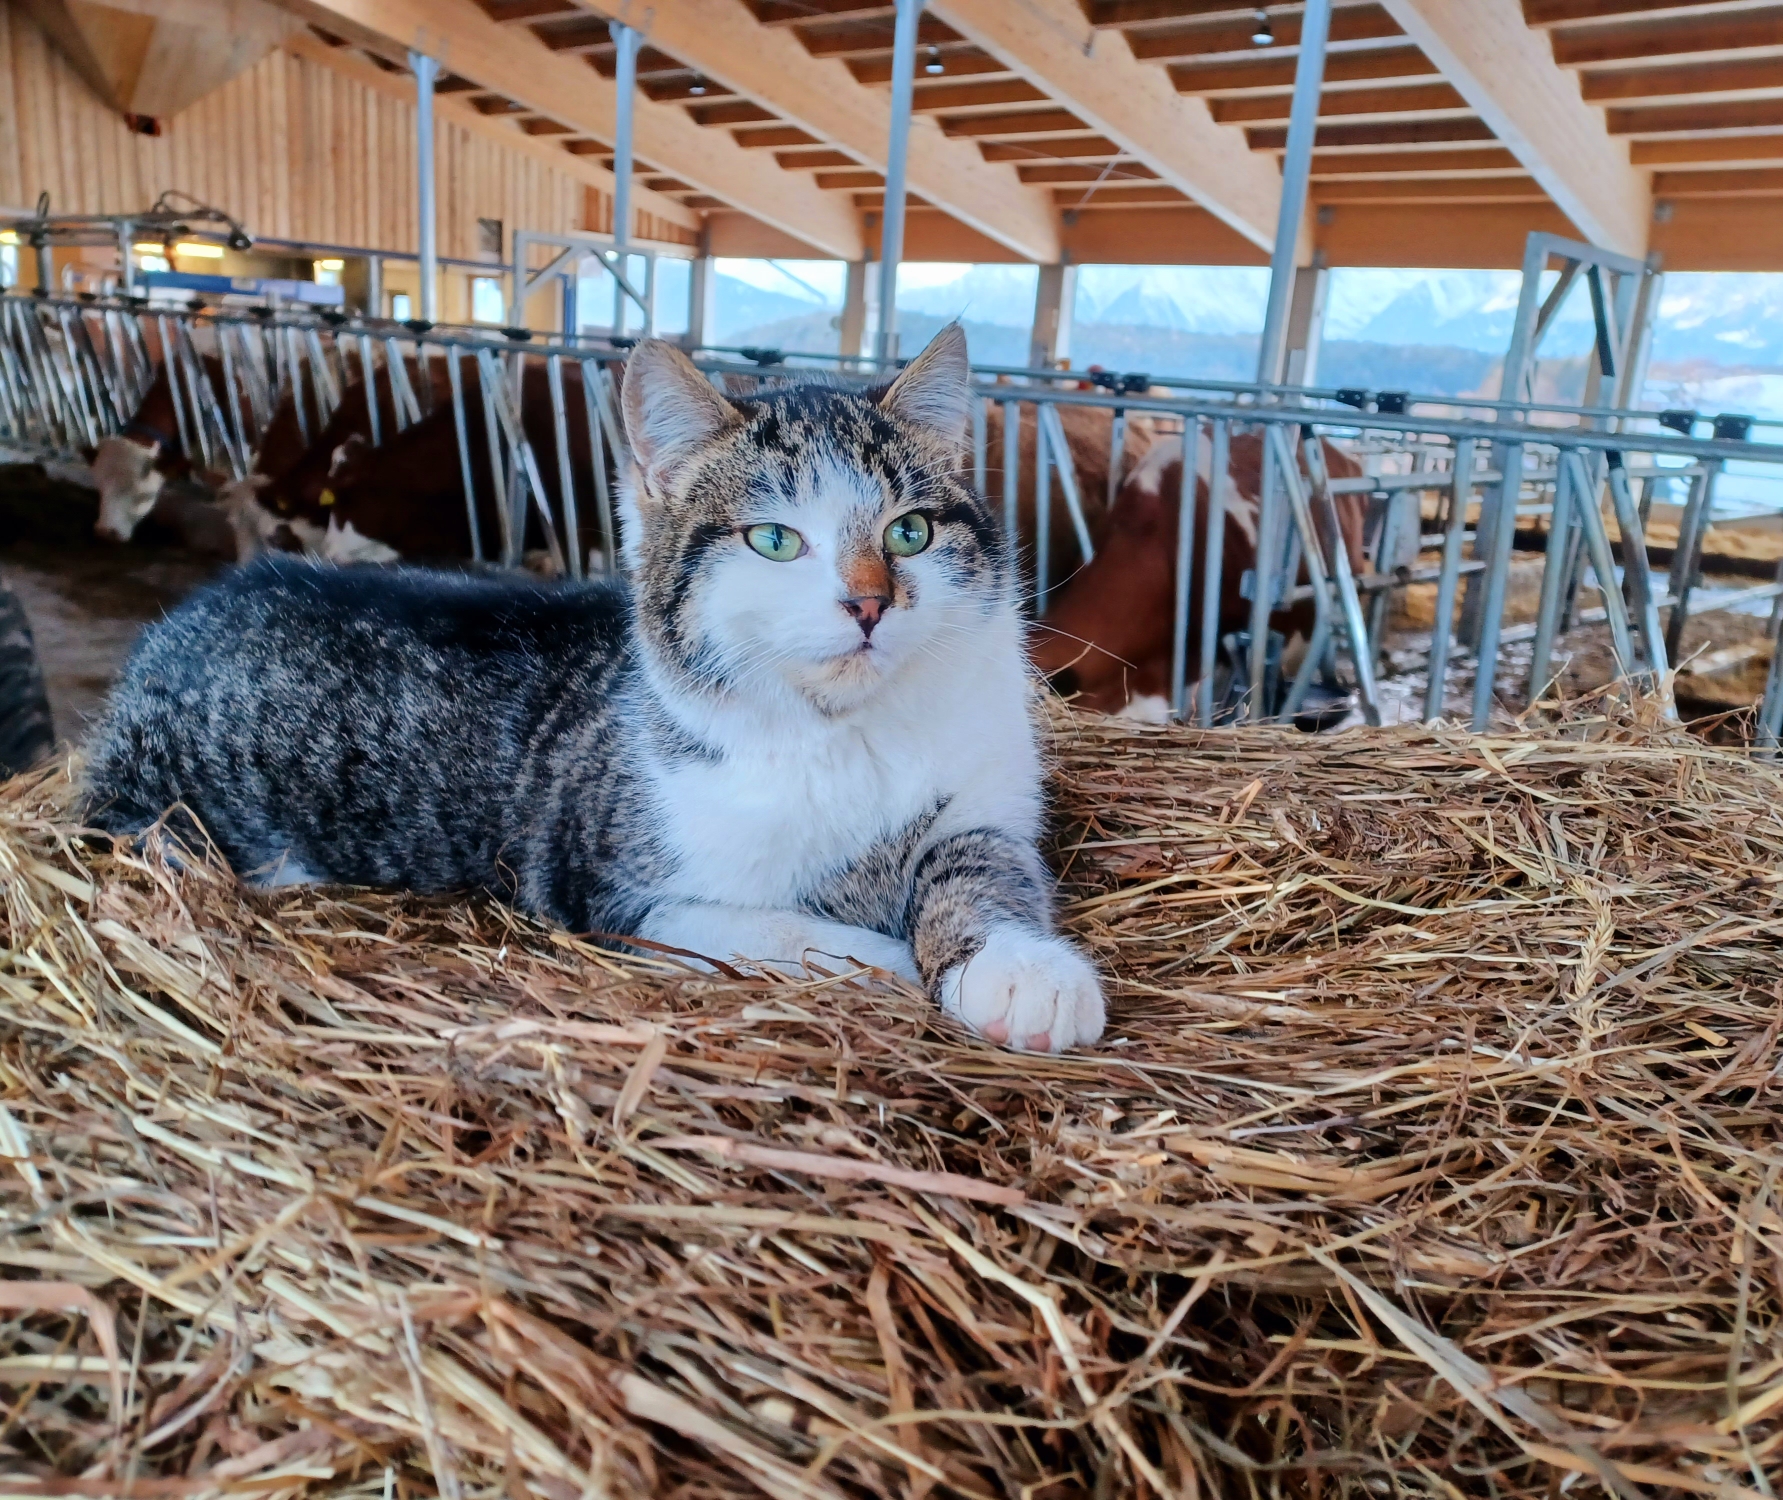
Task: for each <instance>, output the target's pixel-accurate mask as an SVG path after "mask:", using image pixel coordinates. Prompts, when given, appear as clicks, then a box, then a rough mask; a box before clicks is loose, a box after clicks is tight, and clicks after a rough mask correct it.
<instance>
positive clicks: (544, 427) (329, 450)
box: [258, 361, 598, 562]
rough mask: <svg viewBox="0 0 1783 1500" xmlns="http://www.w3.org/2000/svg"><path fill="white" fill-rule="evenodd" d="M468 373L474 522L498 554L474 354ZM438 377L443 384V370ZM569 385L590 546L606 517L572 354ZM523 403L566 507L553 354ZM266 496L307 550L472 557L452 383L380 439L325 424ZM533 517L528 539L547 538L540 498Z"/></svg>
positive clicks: (367, 557) (581, 543) (536, 366)
mask: <svg viewBox="0 0 1783 1500" xmlns="http://www.w3.org/2000/svg"><path fill="white" fill-rule="evenodd" d="M463 373H464V410H465V415H466V418H467V420H468V421H469V423H470V429H471V430H470V433H469V447H470V455H471V482H472V485H473V486H474V489H475V492H476V496H477V526H478V531H479V533H480V536H481V539H482V543H483V550H484V555H485V556H490V555H493V554H494V553H495V552H496V551H497V550H498V549H499V546H500V536H501V520H500V516H499V514H498V513H497V510H496V505H495V486H494V484H493V483H492V482H491V479H490V466H489V446H488V442H487V438H486V435H485V433H484V425H483V417H482V410H483V405H482V385H481V381H480V378H479V376H478V373H477V367H476V366H475V365H474V364H471V363H468V362H467V363H466V365H465V367H464V372H463ZM438 378H439V380H440V381H441V382H442V385H443V383H444V380H445V377H444V375H443V374H441V375H440V376H439V377H438ZM563 385H564V405H565V409H566V413H567V414H569V417H570V420H569V422H568V437H569V447H570V469H571V472H572V474H573V475H574V478H575V485H576V499H577V502H578V511H579V527H580V532H581V535H580V536H578V537H576V538H574V539H571V543H572V545H574V546H576V547H578V548H586V547H587V545H588V544H589V542H590V541H591V540H592V539H593V537H594V536H595V535H596V533H597V525H598V523H597V518H596V514H595V497H594V491H593V484H594V478H593V472H594V471H593V454H592V449H591V447H590V444H589V437H588V427H587V423H586V421H585V420H578V418H580V417H581V414H582V413H583V411H584V409H585V408H584V403H583V396H582V371H581V369H580V367H579V366H578V365H576V364H574V363H570V362H567V361H566V363H565V366H564V370H563ZM520 407H521V413H520V416H521V426H522V429H523V430H524V432H525V433H526V437H527V440H528V442H529V443H530V444H531V446H532V450H533V456H534V458H535V460H536V461H537V463H538V467H539V478H540V481H541V483H542V484H543V485H544V487H545V491H546V494H547V496H548V498H549V503H550V506H551V510H552V514H553V516H554V517H561V516H562V514H563V506H562V490H561V486H560V484H559V480H558V474H557V439H556V430H555V427H554V425H553V417H552V405H551V394H550V386H549V383H548V377H547V374H546V370H545V367H544V365H543V364H541V363H539V362H537V361H528V362H527V365H526V373H525V377H524V379H523V380H522V382H521V397H520ZM258 500H259V502H260V505H261V506H262V508H263V511H264V513H265V515H266V516H267V517H268V518H269V519H270V520H271V522H272V523H273V525H275V526H279V525H282V526H284V527H286V528H287V529H288V530H289V531H290V532H292V533H294V534H295V536H296V538H297V540H298V541H300V542H301V543H302V545H303V550H305V551H309V552H313V553H315V554H316V555H318V556H320V557H323V558H325V559H328V560H330V561H338V562H352V561H388V560H391V559H394V558H396V557H405V558H420V559H441V560H443V559H449V558H468V557H469V556H470V555H471V535H470V521H469V517H468V514H467V510H466V506H465V500H464V470H463V465H462V463H461V460H460V457H459V448H458V432H457V426H456V423H455V420H454V416H453V410H452V403H451V399H450V390H449V388H446V389H444V390H440V389H436V391H435V400H434V406H433V410H432V411H431V412H430V413H429V414H428V415H427V416H425V417H423V418H422V419H421V421H419V422H417V423H414V424H413V425H411V426H409V427H408V428H406V429H405V430H404V431H402V432H400V433H394V432H393V431H392V425H391V424H386V425H385V427H384V441H383V442H382V443H381V444H380V445H379V446H377V447H375V448H374V447H373V446H372V445H371V443H370V442H369V441H368V440H367V439H366V438H365V436H364V435H363V434H362V433H358V432H355V433H350V434H348V435H346V436H345V437H344V438H343V439H342V440H341V441H340V442H339V443H338V444H333V443H332V438H331V436H330V435H328V434H325V435H324V437H323V438H322V439H321V440H320V441H318V442H317V443H316V444H315V445H314V446H313V447H312V449H311V450H310V452H309V453H307V454H305V455H304V458H303V460H302V462H300V463H299V464H297V465H295V466H293V467H292V468H291V469H290V470H289V471H287V473H286V474H285V476H284V477H283V479H281V480H280V481H279V482H278V483H276V484H272V485H268V486H266V487H264V488H263V489H261V490H260V492H259V494H258ZM526 527H527V530H526V536H525V538H524V540H523V546H524V547H526V548H528V549H533V550H536V549H537V548H539V547H542V546H543V544H544V534H543V530H542V528H541V527H540V525H539V521H538V515H537V511H536V508H533V507H529V510H528V515H527V522H526ZM273 544H274V545H277V543H276V542H275V543H273Z"/></svg>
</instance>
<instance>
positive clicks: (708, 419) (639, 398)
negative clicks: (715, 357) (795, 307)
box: [620, 339, 743, 495]
mask: <svg viewBox="0 0 1783 1500" xmlns="http://www.w3.org/2000/svg"><path fill="white" fill-rule="evenodd" d="M620 404H621V405H622V407H623V408H624V411H625V437H626V441H627V442H628V443H630V444H631V451H632V457H633V458H634V459H635V460H636V461H637V465H638V468H639V470H640V471H641V472H642V474H643V476H644V485H645V488H646V489H648V490H649V491H651V492H652V493H653V494H658V495H660V494H663V493H666V492H672V491H673V490H674V489H675V488H676V487H677V481H678V480H679V479H680V477H681V475H682V474H683V473H684V472H685V471H686V469H687V468H688V466H689V465H690V464H691V463H692V462H693V460H694V459H696V458H697V457H698V456H699V454H700V452H701V450H702V449H704V448H705V447H706V446H707V445H708V444H709V443H711V442H712V441H713V440H714V439H715V438H718V437H720V436H721V435H722V434H724V433H725V432H727V431H729V430H730V429H731V428H733V427H735V426H736V425H737V424H738V423H739V422H740V421H742V419H743V418H742V413H740V412H739V411H738V410H737V409H736V407H734V406H732V405H731V403H730V402H729V401H727V400H725V398H724V397H723V396H721V395H719V394H718V392H717V391H716V390H714V389H713V388H712V383H711V382H710V381H709V380H707V379H706V377H705V376H704V375H702V374H700V372H699V371H698V370H696V369H695V368H694V365H693V361H692V360H690V359H689V358H688V357H687V356H686V355H685V354H683V353H682V352H681V351H680V350H679V349H677V348H676V347H675V346H674V345H673V344H670V343H667V342H665V341H664V340H662V339H645V340H643V341H642V342H641V343H640V344H639V345H638V346H637V347H636V348H635V349H633V350H632V352H631V355H630V357H629V358H628V359H627V360H626V362H625V384H624V389H623V391H622V392H621V401H620Z"/></svg>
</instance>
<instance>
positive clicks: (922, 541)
mask: <svg viewBox="0 0 1783 1500" xmlns="http://www.w3.org/2000/svg"><path fill="white" fill-rule="evenodd" d="M934 536H935V528H934V527H933V526H931V525H930V524H929V518H928V517H927V516H925V515H924V514H923V513H922V512H921V511H920V510H913V511H910V512H908V513H907V514H905V515H901V516H899V517H898V519H897V520H895V521H893V522H892V523H891V525H889V526H887V527H886V528H885V550H886V551H887V552H889V553H891V555H892V556H893V557H915V556H916V554H917V553H919V552H921V551H923V550H924V549H926V548H927V547H928V545H929V543H930V542H931V541H932V540H934Z"/></svg>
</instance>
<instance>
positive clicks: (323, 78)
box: [0, 0, 693, 260]
mask: <svg viewBox="0 0 1783 1500" xmlns="http://www.w3.org/2000/svg"><path fill="white" fill-rule="evenodd" d="M390 82H391V84H392V85H400V86H402V88H406V89H407V90H408V91H409V92H412V84H410V83H409V80H407V79H406V78H402V79H398V78H395V77H392V78H391V80H390ZM398 92H399V90H397V89H392V90H390V91H386V90H384V89H380V88H374V87H371V86H369V85H368V84H367V83H363V82H361V81H359V80H358V79H355V78H351V77H346V76H343V75H342V74H341V73H339V72H338V71H336V70H334V69H331V68H329V67H326V66H324V65H322V64H321V63H319V62H317V61H315V60H314V59H312V58H309V57H305V56H300V55H297V54H296V53H295V52H293V51H289V50H284V49H281V50H277V51H274V52H272V53H271V54H270V55H268V56H267V57H266V58H264V59H263V60H262V61H261V62H260V63H258V64H257V65H256V66H254V67H253V68H251V69H249V70H248V71H247V72H245V73H243V74H242V75H241V76H240V77H238V78H236V79H235V80H233V81H232V82H230V83H228V84H226V85H224V86H223V87H222V88H220V89H218V90H217V91H216V92H214V93H212V94H210V95H207V96H206V97H205V98H203V99H201V100H200V101H199V102H198V103H197V104H195V105H193V106H192V107H191V108H190V109H188V110H185V111H184V112H182V113H180V114H178V115H175V116H172V117H171V118H168V119H165V120H163V121H161V134H160V135H159V136H146V135H140V134H138V133H136V132H135V131H133V130H132V129H131V128H130V126H129V125H128V124H127V123H126V121H125V120H124V118H123V117H122V116H121V115H120V114H119V113H118V112H117V111H115V110H114V109H112V108H111V107H110V106H109V105H108V104H107V103H105V102H104V101H103V100H101V99H100V98H99V97H98V96H97V95H96V94H95V93H94V92H93V91H92V89H91V88H90V87H89V86H88V84H87V83H86V81H85V80H84V79H83V78H82V77H81V76H80V75H79V74H78V73H77V72H76V71H75V70H74V68H73V67H72V66H71V65H70V64H69V63H68V61H67V60H66V59H65V58H64V57H63V56H62V54H61V53H60V52H59V51H58V50H57V49H56V48H55V47H54V46H53V45H52V44H51V43H50V41H49V39H48V38H47V36H46V35H45V34H44V32H43V30H42V29H41V28H40V27H39V26H38V24H37V23H36V21H35V20H33V19H32V17H31V16H30V15H29V14H28V13H27V12H26V10H25V9H24V8H23V6H22V5H20V4H18V3H17V0H0V207H5V208H9V209H28V208H30V206H31V205H32V204H34V203H35V202H36V200H37V196H38V194H39V193H41V192H45V191H47V192H48V193H49V195H50V201H51V208H52V211H54V212H57V213H122V212H128V211H130V210H132V209H140V208H144V207H146V206H147V205H148V204H149V203H150V202H151V201H152V200H153V199H154V198H155V196H156V195H157V194H159V193H160V192H162V191H163V190H164V189H167V188H179V189H181V190H183V191H185V192H189V193H192V194H194V195H195V196H196V197H199V198H201V199H203V200H205V201H206V202H209V203H212V204H215V205H216V206H217V207H220V208H222V209H224V210H225V211H227V212H229V213H231V214H234V215H236V216H238V217H239V218H241V219H242V220H243V222H244V223H246V225H247V226H248V228H249V229H250V231H251V232H253V233H254V234H255V235H258V236H264V237H269V238H274V239H289V240H300V241H305V242H310V243H317V244H327V245H347V246H356V247H365V248H367V249H373V250H383V251H393V252H397V253H405V254H413V253H415V251H416V250H417V249H418V235H417V222H416V212H415V187H416V179H415V122H414V106H413V105H412V104H411V103H409V102H407V101H406V100H404V99H403V98H401V97H396V96H395V95H396V94H397V93H398ZM436 130H437V141H438V147H437V159H438V164H439V248H440V253H441V254H442V255H445V256H449V257H456V258H462V259H477V258H479V245H480V242H479V235H478V222H477V221H478V220H479V219H496V220H500V221H501V222H502V224H503V225H504V226H505V228H506V229H507V230H508V231H512V230H513V229H516V228H526V229H535V230H548V231H551V232H564V231H571V230H581V229H593V230H604V229H608V228H609V227H610V226H611V223H612V200H611V197H610V196H609V195H608V194H606V193H604V192H601V191H600V190H599V189H598V188H594V187H590V186H588V185H587V184H586V183H584V182H582V181H579V180H578V179H577V178H576V177H575V176H574V175H573V174H572V173H570V172H565V171H556V170H553V169H552V168H551V167H550V166H548V165H546V164H545V163H543V162H541V161H539V160H538V159H536V157H535V156H534V155H533V154H532V153H531V152H529V151H528V150H527V149H526V146H527V145H528V144H530V143H527V142H522V143H520V144H518V145H517V146H516V147H515V148H512V149H510V148H507V147H505V146H503V145H502V144H501V143H500V142H498V141H495V140H491V139H489V138H488V137H487V136H485V135H483V134H478V133H473V132H472V131H471V130H469V129H467V128H466V127H464V126H462V125H460V124H457V123H455V122H452V121H449V120H446V119H441V120H440V121H439V122H438V123H437V126H436ZM648 227H650V228H654V229H656V230H657V233H656V234H655V235H654V236H653V237H656V238H662V239H675V240H678V241H682V242H687V241H691V239H692V238H693V234H692V232H691V231H689V230H686V229H684V228H682V227H680V226H675V225H666V224H665V225H660V226H656V225H652V226H648ZM485 258H488V259H491V260H493V259H494V258H493V257H485Z"/></svg>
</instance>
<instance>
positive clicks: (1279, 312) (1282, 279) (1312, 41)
mask: <svg viewBox="0 0 1783 1500" xmlns="http://www.w3.org/2000/svg"><path fill="white" fill-rule="evenodd" d="M1330 31H1331V0H1306V10H1305V12H1304V14H1303V15H1302V16H1301V19H1300V57H1299V60H1298V61H1297V62H1296V63H1295V65H1294V104H1293V109H1292V112H1291V113H1290V114H1289V117H1288V149H1287V154H1286V155H1285V156H1284V157H1283V159H1282V201H1281V212H1280V214H1279V215H1278V216H1277V218H1276V221H1275V253H1274V254H1273V255H1272V256H1271V257H1270V259H1269V307H1268V311H1267V312H1266V313H1265V314H1264V318H1263V341H1262V346H1261V348H1260V349H1259V350H1258V354H1257V379H1258V381H1260V382H1261V383H1263V384H1265V385H1276V384H1279V383H1280V381H1281V378H1282V360H1283V356H1284V353H1285V348H1286V343H1287V331H1288V303H1289V299H1290V298H1291V297H1292V296H1293V292H1294V251H1295V249H1296V248H1297V247H1298V246H1299V244H1300V225H1301V222H1302V220H1304V219H1305V217H1306V190H1307V184H1308V182H1309V181H1310V180H1311V177H1312V148H1313V137H1314V135H1315V134H1316V133H1317V130H1318V124H1319V91H1320V89H1321V88H1322V87H1323V86H1324V82H1325V41H1326V38H1327V37H1328V36H1329V34H1330Z"/></svg>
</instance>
